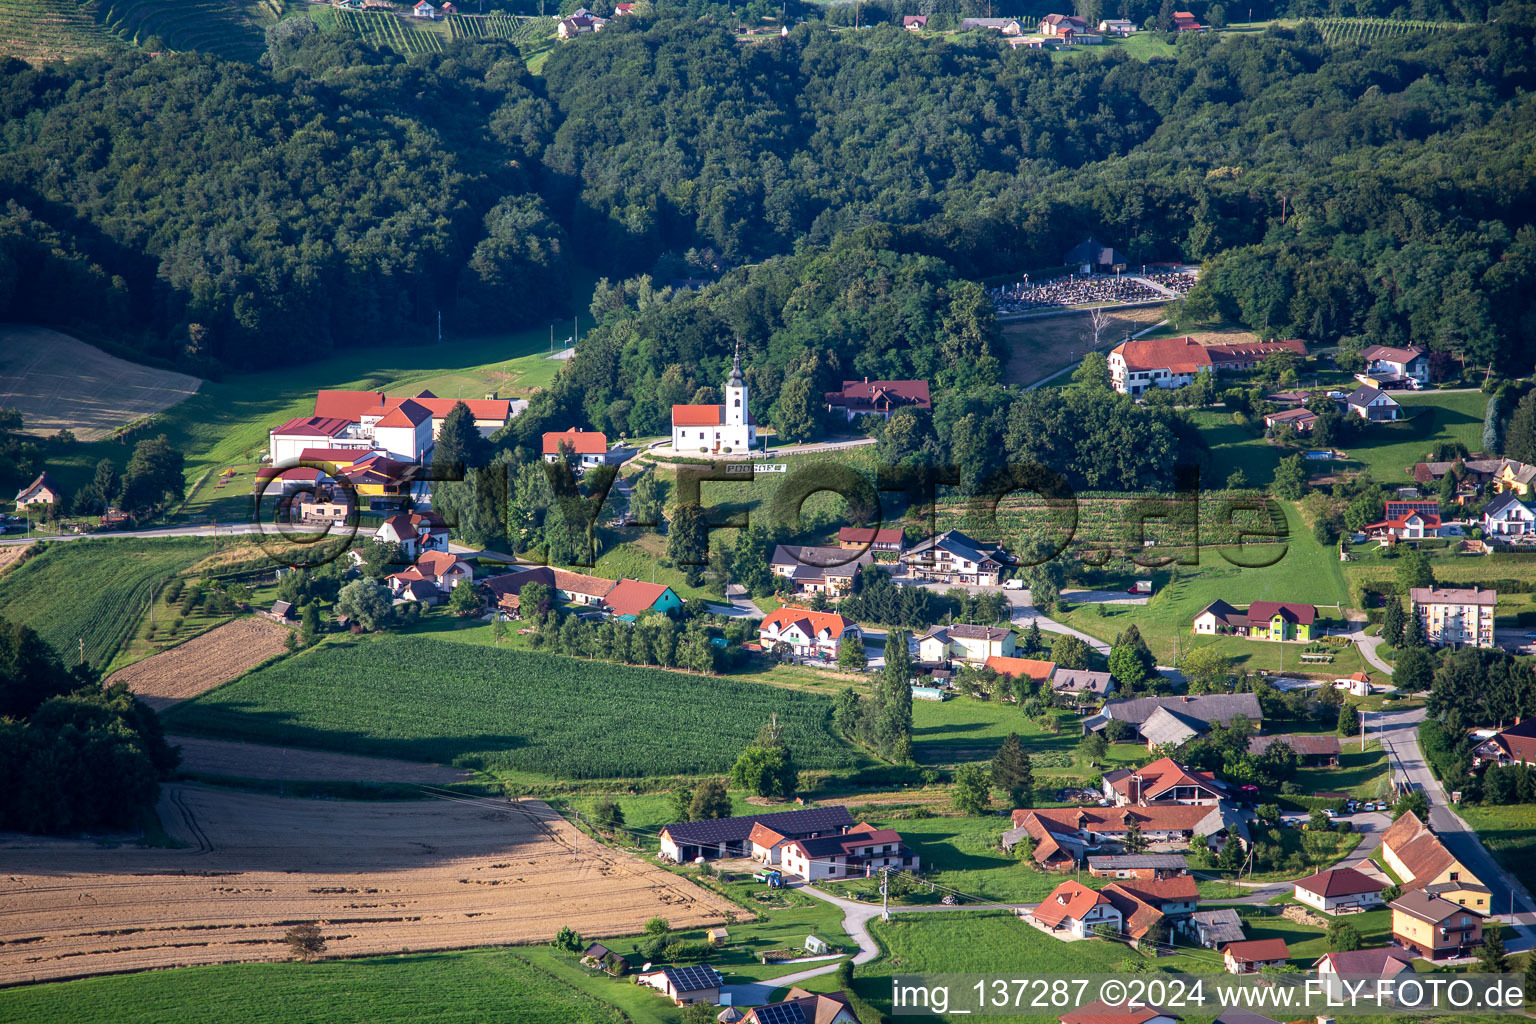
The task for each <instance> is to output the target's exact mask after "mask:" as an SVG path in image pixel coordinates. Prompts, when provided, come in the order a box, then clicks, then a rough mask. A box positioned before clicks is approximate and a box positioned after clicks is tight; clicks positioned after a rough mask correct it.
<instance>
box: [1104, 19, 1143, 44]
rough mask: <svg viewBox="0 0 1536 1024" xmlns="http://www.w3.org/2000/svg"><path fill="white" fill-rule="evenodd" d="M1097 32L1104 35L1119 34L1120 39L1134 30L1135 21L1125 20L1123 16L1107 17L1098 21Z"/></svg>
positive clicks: (1131, 33)
mask: <svg viewBox="0 0 1536 1024" xmlns="http://www.w3.org/2000/svg"><path fill="white" fill-rule="evenodd" d="M1099 32H1100V33H1101V34H1102V35H1106V36H1119V37H1121V38H1122V39H1123V38H1125V37H1126V36H1129V35H1133V34H1134V33H1135V32H1136V23H1135V22H1134V21H1126V20H1125V19H1124V18H1109V19H1106V20H1105V21H1101V22H1099Z"/></svg>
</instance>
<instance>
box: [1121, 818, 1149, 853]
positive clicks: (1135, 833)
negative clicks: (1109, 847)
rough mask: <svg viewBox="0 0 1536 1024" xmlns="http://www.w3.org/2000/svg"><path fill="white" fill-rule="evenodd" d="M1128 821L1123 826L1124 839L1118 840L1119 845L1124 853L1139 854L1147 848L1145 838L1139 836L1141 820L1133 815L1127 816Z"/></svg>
mask: <svg viewBox="0 0 1536 1024" xmlns="http://www.w3.org/2000/svg"><path fill="white" fill-rule="evenodd" d="M1129 817H1130V819H1131V820H1130V821H1129V822H1127V823H1126V826H1125V837H1124V838H1122V839H1121V840H1120V845H1121V846H1123V847H1125V852H1126V853H1141V852H1142V851H1143V850H1145V849H1146V848H1147V838H1146V836H1144V835H1142V834H1141V819H1140V818H1137V817H1135V816H1134V815H1131V816H1129Z"/></svg>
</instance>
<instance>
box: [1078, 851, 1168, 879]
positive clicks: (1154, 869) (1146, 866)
mask: <svg viewBox="0 0 1536 1024" xmlns="http://www.w3.org/2000/svg"><path fill="white" fill-rule="evenodd" d="M1188 870H1189V865H1188V864H1187V863H1186V862H1185V860H1184V857H1183V855H1182V854H1177V853H1126V854H1119V855H1115V856H1103V857H1089V858H1088V873H1089V874H1090V875H1092V876H1093V877H1094V878H1172V877H1174V876H1175V875H1182V874H1184V873H1185V872H1186V871H1188Z"/></svg>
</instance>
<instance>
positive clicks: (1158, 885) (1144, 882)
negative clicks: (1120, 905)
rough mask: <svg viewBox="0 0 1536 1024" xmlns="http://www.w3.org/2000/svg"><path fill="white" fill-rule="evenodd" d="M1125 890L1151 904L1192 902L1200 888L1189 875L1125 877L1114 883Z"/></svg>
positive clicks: (1197, 897)
mask: <svg viewBox="0 0 1536 1024" xmlns="http://www.w3.org/2000/svg"><path fill="white" fill-rule="evenodd" d="M1115 884H1116V885H1118V886H1119V887H1120V888H1122V889H1124V890H1125V891H1126V892H1128V893H1130V894H1131V895H1132V896H1135V897H1136V898H1137V899H1139V900H1143V901H1145V902H1147V903H1150V904H1152V905H1153V906H1154V907H1155V906H1158V905H1159V904H1162V903H1193V902H1194V901H1195V900H1198V899H1199V898H1200V890H1199V889H1198V888H1197V887H1196V886H1195V880H1194V878H1193V877H1191V876H1189V875H1177V876H1175V877H1173V878H1127V879H1122V880H1121V881H1119V882H1116V883H1115Z"/></svg>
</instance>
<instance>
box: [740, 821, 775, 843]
mask: <svg viewBox="0 0 1536 1024" xmlns="http://www.w3.org/2000/svg"><path fill="white" fill-rule="evenodd" d="M747 840H748V841H749V842H752V843H755V844H756V845H758V846H762V847H772V846H775V845H777V844H779V843H782V842H783V841H784V836H783V835H781V834H779V833H778V832H775V831H774V830H773V829H771V828H769V827H768V826H767V825H764V824H763V823H762V822H760V821H759V822H755V823H754V824H753V825H752V831H751V832H750V833H749V834H748V835H747Z"/></svg>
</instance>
